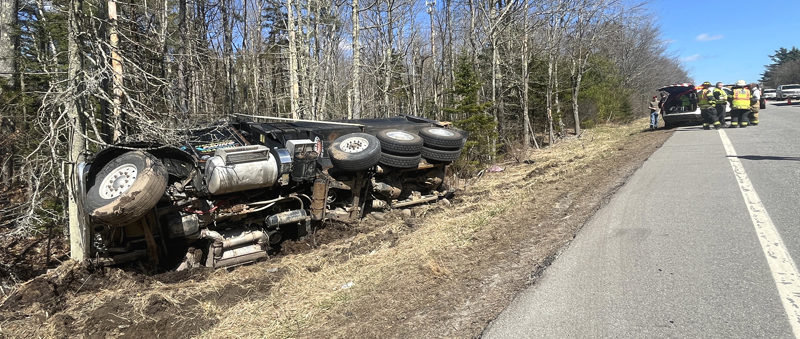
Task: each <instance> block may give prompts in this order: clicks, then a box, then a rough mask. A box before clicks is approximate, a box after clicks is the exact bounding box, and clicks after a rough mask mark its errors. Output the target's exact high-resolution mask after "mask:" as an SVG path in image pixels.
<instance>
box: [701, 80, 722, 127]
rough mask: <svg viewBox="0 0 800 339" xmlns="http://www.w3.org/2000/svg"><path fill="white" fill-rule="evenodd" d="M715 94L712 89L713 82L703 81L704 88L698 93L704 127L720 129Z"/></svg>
mask: <svg viewBox="0 0 800 339" xmlns="http://www.w3.org/2000/svg"><path fill="white" fill-rule="evenodd" d="M714 104H715V102H714V94H713V92H712V90H711V83H710V82H708V81H706V82H704V83H703V89H702V90H700V93H698V94H697V106H699V107H700V114H701V115H702V116H703V129H711V125H714V128H715V129H719V126H720V122H719V119H717V108H716V107H715V106H714Z"/></svg>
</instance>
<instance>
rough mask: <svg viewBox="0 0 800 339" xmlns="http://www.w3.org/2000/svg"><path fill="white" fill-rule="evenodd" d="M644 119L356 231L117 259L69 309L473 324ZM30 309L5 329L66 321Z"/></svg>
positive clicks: (634, 147)
mask: <svg viewBox="0 0 800 339" xmlns="http://www.w3.org/2000/svg"><path fill="white" fill-rule="evenodd" d="M645 125H646V122H644V120H641V121H637V122H636V123H634V124H630V125H621V126H620V125H615V126H601V127H597V128H595V129H592V130H588V131H586V132H585V133H584V135H583V136H582V137H581V138H579V139H577V138H572V139H567V140H564V141H562V142H560V143H558V144H556V145H555V146H553V147H550V148H548V149H545V150H541V151H530V152H528V153H527V154H523V155H521V156H519V158H520V159H530V160H533V161H534V162H533V164H509V165H507V166H505V171H503V172H500V173H486V174H485V175H483V176H482V177H481V178H479V179H477V180H470V181H468V182H467V183H464V182H462V183H460V184H461V186H462V187H460V189H461V192H460V193H459V195H458V196H457V198H456V199H455V200H454V202H453V205H452V206H445V205H443V204H437V205H429V206H423V207H419V208H416V209H415V210H414V214H415V216H414V218H412V219H409V220H403V219H402V218H400V216H399V213H397V214H390V215H389V217H388V218H387V219H386V221H378V220H374V219H368V220H365V221H364V222H362V223H360V224H357V225H353V226H349V228H347V229H342V230H326V231H329V232H332V233H333V234H336V232H340V231H341V233H342V234H345V235H346V237H343V238H340V239H337V240H334V241H331V242H328V243H325V244H322V245H320V246H318V247H316V248H313V249H310V250H307V251H301V252H300V253H296V254H292V255H288V256H283V257H278V258H273V259H272V260H269V261H267V262H264V263H260V264H256V265H250V266H245V267H240V268H238V269H236V270H234V271H232V272H226V271H216V272H213V273H211V274H210V276H203V278H202V279H199V281H195V280H191V279H190V280H185V281H182V282H178V283H171V284H164V283H158V282H141V281H135V280H136V279H132V278H131V277H126V276H124V275H126V274H127V273H124V272H119V271H116V272H117V273H114V274H120V275H123V276H119V277H115V278H114V279H111V280H110V281H113V282H114V283H113V286H107V287H105V288H99V289H98V290H96V292H94V293H76V294H75V295H74V296H71V297H70V298H69V299H68V300H69V306H68V307H66V309H64V310H62V311H60V313H62V314H68V315H70V316H71V317H72V318H74V319H75V325H74V326H73V327H71V329H72V330H74V331H76V332H82V329H85V328H86V326H87V324H86V323H85V322H86V321H87V319H88V318H87V316H86V315H87V314H91V313H92V312H94V311H96V310H98V309H101V307H103V305H106V304H108V303H110V302H112V301H113V300H115V299H124V300H125V303H126V304H127V305H129V307H130V309H131V310H130V312H125V313H124V315H125V316H128V317H133V318H134V319H131V320H130V322H136V321H146V320H148V319H150V320H154V321H157V320H158V319H152V318H149V317H151V315H148V314H147V311H148V309H149V308H150V307H152V305H153V304H154V300H163V303H166V304H168V305H172V306H174V309H175V310H183V311H182V312H179V314H176V315H175V316H176V317H188V316H193V315H196V316H198V317H200V318H201V319H211V321H210V322H208V324H209V326H205V327H204V330H203V331H202V332H201V333H197V334H199V336H201V337H207V338H218V337H225V338H233V337H267V338H279V337H280V338H283V337H319V336H323V337H354V336H356V337H377V336H381V337H383V336H393V337H395V336H474V335H477V334H478V333H480V330H481V329H482V328H483V327H484V326H485V324H486V323H487V321H489V320H491V319H492V317H493V316H494V315H495V314H496V313H497V312H499V311H500V310H501V309H502V308H503V307H505V305H506V304H507V302H508V300H509V299H510V298H511V297H512V296H513V295H514V292H515V291H517V290H518V289H519V288H521V287H523V286H524V285H525V284H526V283H527V282H529V281H530V279H531V274H532V273H535V271H537V270H538V269H541V268H542V267H545V266H547V265H548V263H549V261H550V260H552V258H553V257H554V256H555V254H556V253H557V251H558V250H559V249H560V248H561V247H562V246H564V244H566V243H567V242H568V241H569V240H570V239H572V237H573V236H574V234H575V232H576V231H577V230H578V229H579V228H580V226H581V225H582V224H583V223H584V222H585V220H586V219H587V218H588V217H589V216H591V214H592V212H593V211H594V209H595V208H596V207H597V206H598V205H599V203H600V201H601V200H602V199H603V198H604V197H605V196H606V194H607V193H608V192H609V191H610V190H612V189H613V187H615V185H617V184H618V181H619V180H622V178H624V176H625V175H627V174H628V173H629V172H631V170H632V169H634V168H636V167H637V166H638V164H639V163H640V162H641V161H643V160H644V158H646V156H647V155H649V153H647V154H644V153H643V152H652V150H653V147H652V146H653V145H656V146H658V145H660V143H661V142H663V140H665V139H666V137H667V136H668V133H667V132H657V133H652V134H643V133H641V132H642V130H643V126H645ZM643 145H647V146H648V147H649V148H647V149H645V148H643V147H644V146H643ZM628 153H632V154H628ZM637 161H638V163H637ZM616 169H618V170H619V172H615V171H617V170H616ZM29 313H35V311H33V310H31V311H30V312H29ZM120 313H121V312H120ZM28 316H35V315H33V314H28ZM39 316H41V315H39ZM31 319H32V318H30V317H29V318H25V319H16V320H2V319H1V318H0V334H2V333H4V332H5V333H7V334H10V335H21V334H26V335H44V336H52V335H57V334H58V333H59V332H58V331H59V330H62V329H63V328H62V326H60V325H57V324H53V321H52V320H50V319H53V317H52V314H48V315H45V317H43V318H39V320H38V321H39V322H40V323H42V324H43V326H40V327H31V326H30V325H31V324H32V323H36V320H31ZM156 324H158V323H156ZM166 324H167V326H168V325H169V322H167V323H166ZM119 331H120V333H122V332H124V331H125V329H119ZM189 334H192V333H189Z"/></svg>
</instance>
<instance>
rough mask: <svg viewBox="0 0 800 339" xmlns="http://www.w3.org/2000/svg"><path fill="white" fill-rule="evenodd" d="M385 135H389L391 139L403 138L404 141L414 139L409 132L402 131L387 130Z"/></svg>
mask: <svg viewBox="0 0 800 339" xmlns="http://www.w3.org/2000/svg"><path fill="white" fill-rule="evenodd" d="M386 136H388V137H390V138H392V139H395V140H404V141H411V140H414V136H413V135H411V134H409V133H406V132H403V131H391V132H387V133H386Z"/></svg>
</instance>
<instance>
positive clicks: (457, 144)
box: [419, 127, 465, 150]
mask: <svg viewBox="0 0 800 339" xmlns="http://www.w3.org/2000/svg"><path fill="white" fill-rule="evenodd" d="M419 136H420V137H422V140H424V144H425V146H426V147H428V148H435V149H447V150H455V149H461V147H464V141H465V140H464V136H463V135H462V134H461V133H460V132H459V131H456V130H452V129H447V128H441V127H425V128H423V129H421V130H419Z"/></svg>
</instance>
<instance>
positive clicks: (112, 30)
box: [70, 0, 123, 143]
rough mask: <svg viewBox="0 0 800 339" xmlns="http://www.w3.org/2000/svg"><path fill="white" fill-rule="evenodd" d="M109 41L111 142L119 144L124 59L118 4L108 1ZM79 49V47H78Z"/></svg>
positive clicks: (114, 1) (111, 0) (114, 0)
mask: <svg viewBox="0 0 800 339" xmlns="http://www.w3.org/2000/svg"><path fill="white" fill-rule="evenodd" d="M108 22H109V29H108V31H109V40H110V45H111V70H112V75H111V121H110V122H109V126H110V128H111V131H110V132H111V135H110V136H111V142H112V143H117V142H119V141H120V138H121V137H122V119H123V118H122V57H121V56H120V55H119V35H118V33H117V2H116V0H109V1H108ZM76 34H77V33H76ZM76 48H77V47H76ZM70 79H71V78H70Z"/></svg>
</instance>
